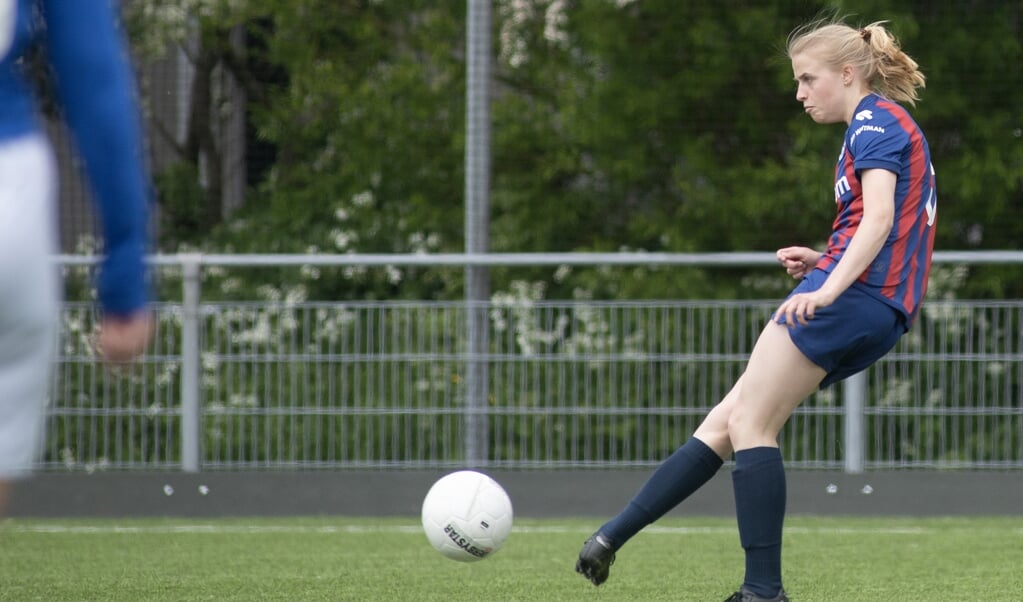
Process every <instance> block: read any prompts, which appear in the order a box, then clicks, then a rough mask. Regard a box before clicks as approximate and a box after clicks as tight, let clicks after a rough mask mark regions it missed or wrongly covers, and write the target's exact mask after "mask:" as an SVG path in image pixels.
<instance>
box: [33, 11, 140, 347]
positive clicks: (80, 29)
mask: <svg viewBox="0 0 1023 602" xmlns="http://www.w3.org/2000/svg"><path fill="white" fill-rule="evenodd" d="M42 8H43V19H44V22H45V24H46V32H45V42H46V50H47V56H48V57H49V60H50V63H51V65H52V67H53V71H54V77H55V80H56V90H57V96H58V99H59V101H60V106H61V109H62V112H63V116H64V119H65V121H66V122H67V125H68V128H69V129H70V131H71V134H72V138H73V139H74V142H75V146H76V149H77V151H78V153H79V156H80V157H81V159H82V161H83V163H84V166H85V171H86V174H87V175H88V180H89V183H90V184H91V185H92V192H93V198H94V199H95V202H96V206H97V210H98V213H99V218H100V224H101V228H102V236H103V241H104V248H103V251H104V259H103V264H102V266H101V268H100V274H99V278H98V281H97V293H98V297H99V303H100V306H101V308H102V310H103V322H104V323H103V331H104V334H101V348H102V350H103V353H104V355H105V356H106V357H108V358H109V359H113V360H116V361H124V360H126V359H130V358H131V357H134V356H135V355H137V354H138V353H140V352H141V349H142V348H143V347H144V346H145V342H146V340H148V336H149V335H148V333H149V330H150V324H151V317H150V316H149V313H148V311H147V309H146V306H147V303H148V286H147V279H146V268H145V255H146V253H147V251H148V240H149V239H148V232H147V229H148V214H149V206H148V205H149V201H150V196H151V189H150V185H149V174H148V171H147V168H146V162H145V158H144V148H143V139H142V126H141V111H140V108H139V104H138V101H137V98H136V83H135V78H134V72H133V70H132V66H131V63H130V60H129V55H128V47H127V43H126V41H125V38H124V35H123V33H122V32H121V30H120V29H119V26H118V25H119V15H118V12H117V9H116V8H115V5H114V3H113V2H112V1H111V0H97V1H93V2H82V1H75V2H68V1H67V0H43V2H42ZM115 333H116V336H114V335H115Z"/></svg>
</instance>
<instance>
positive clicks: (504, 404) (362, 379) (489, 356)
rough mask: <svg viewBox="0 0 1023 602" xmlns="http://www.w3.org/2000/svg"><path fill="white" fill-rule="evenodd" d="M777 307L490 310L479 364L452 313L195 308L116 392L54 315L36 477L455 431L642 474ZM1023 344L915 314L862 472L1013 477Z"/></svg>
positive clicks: (294, 457)
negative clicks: (192, 394) (52, 359)
mask: <svg viewBox="0 0 1023 602" xmlns="http://www.w3.org/2000/svg"><path fill="white" fill-rule="evenodd" d="M775 305H776V302H775V301H742V302H733V301H657V302H648V301H617V302H594V301H587V302H580V301H543V302H520V301H494V302H489V303H485V304H483V305H482V307H483V308H484V309H485V310H486V315H487V316H488V319H487V321H486V323H487V326H488V328H489V349H488V352H487V353H486V354H484V356H483V357H475V358H474V357H470V354H468V353H467V352H466V349H468V348H469V347H468V346H467V343H466V321H467V320H466V314H467V311H468V310H469V304H467V303H466V302H457V301H454V302H427V301H422V302H358V303H326V302H297V303H290V302H284V301H275V302H258V303H256V302H230V303H229V302H216V303H213V302H208V303H203V304H201V305H200V307H199V312H198V314H197V315H198V327H199V333H200V336H199V337H198V340H199V344H198V348H197V349H194V350H190V349H186V348H183V346H182V333H183V330H184V329H185V328H186V324H185V322H186V314H187V312H185V311H184V307H183V305H182V304H173V303H171V304H162V305H160V306H159V307H158V308H157V312H158V318H159V320H158V322H159V327H158V331H157V336H156V342H155V344H154V346H153V349H152V352H151V353H150V354H149V355H148V356H147V358H146V360H145V361H144V362H143V363H142V364H141V365H140V366H138V367H136V368H133V369H132V370H130V371H127V372H122V373H117V372H111V371H109V370H107V369H105V368H102V367H100V366H99V365H98V364H97V363H96V362H95V361H94V357H93V352H92V349H91V347H90V333H91V332H92V329H93V328H94V314H93V310H92V309H91V304H87V303H68V304H67V305H66V307H65V309H64V328H63V331H62V335H61V336H62V341H61V343H62V344H61V347H60V349H61V356H60V358H59V362H58V366H57V370H56V372H55V375H54V385H55V386H54V395H53V403H52V407H51V410H50V414H49V427H50V433H49V437H48V439H47V441H48V446H47V450H46V454H45V458H44V460H43V461H42V464H41V468H43V469H48V470H61V469H71V470H102V469H147V470H152V469H172V470H177V469H180V468H181V467H182V462H183V460H182V458H183V454H184V452H185V451H186V450H184V449H183V446H185V447H187V446H195V447H197V448H198V449H197V450H196V452H197V457H198V458H199V464H200V467H201V469H203V470H215V469H293V468H303V469H312V468H427V467H449V466H459V465H464V464H465V463H466V442H467V441H470V440H471V439H472V435H473V434H472V433H470V432H468V429H467V425H482V426H483V428H485V429H486V433H485V435H486V436H485V438H484V439H483V440H484V441H487V449H486V450H485V452H486V454H485V459H484V461H485V462H486V464H487V465H489V466H492V467H502V468H585V467H603V468H607V467H623V466H648V465H655V464H657V463H659V462H660V461H661V460H662V459H663V458H664V457H665V456H666V455H667V454H669V453H671V452H672V451H673V450H674V449H675V448H676V447H677V446H678V445H680V444H681V443H682V442H684V440H685V439H686V438H687V437H688V436H689V434H690V433H691V432H692V431H693V430H694V428H695V427H696V425H697V424H698V423H699V421H700V420H701V418H702V417H703V415H704V414H705V413H706V412H707V411H708V410H709V409H710V407H712V405H713V404H714V403H716V402H717V401H718V400H719V399H720V398H721V397H722V396H723V395H724V394H725V393H726V392H727V390H728V388H729V387H730V386H731V385H732V383H733V382H734V381H735V379H736V378H737V377H738V376H739V374H740V373H741V370H742V368H743V365H744V363H745V361H746V358H747V356H748V354H749V352H750V350H751V349H752V345H753V343H754V341H755V339H756V335H757V334H758V332H759V331H760V328H761V326H762V324H763V323H764V321H765V320H766V319H767V317H768V316H769V314H770V311H771V310H772V309H773V308H774V307H775ZM1021 324H1023V301H1006V302H997V303H994V302H978V301H955V302H932V303H930V304H929V305H927V306H926V311H925V313H924V315H922V316H921V318H920V320H919V322H918V324H917V325H916V327H915V328H914V330H913V331H912V332H911V333H910V334H909V335H907V336H906V337H904V338H903V340H902V341H901V342H900V343H899V345H898V346H897V348H896V349H895V350H894V351H893V352H892V353H891V354H890V355H889V356H888V357H886V358H885V359H883V360H882V361H880V362H879V363H878V364H876V365H875V366H874V367H872V368H871V369H869V370H868V371H867V372H866V378H865V382H866V387H865V389H866V396H865V399H864V410H863V418H864V423H865V431H866V432H865V441H864V442H863V443H864V445H863V450H864V451H863V455H864V457H863V458H862V462H863V465H864V466H865V467H867V468H885V469H891V468H923V467H945V468H1023V404H1021V389H1020V387H1021V384H1023V331H1021V328H1020V326H1021ZM190 354H197V357H193V358H192V359H193V360H194V361H196V362H197V364H198V366H199V370H198V377H197V379H196V381H197V382H186V380H187V379H184V378H182V374H183V372H184V370H183V365H184V364H185V363H187V361H189V356H190ZM470 360H476V361H484V362H485V363H486V365H487V366H488V372H487V374H488V382H487V383H486V392H487V396H486V403H485V404H483V405H482V407H477V406H475V405H472V404H467V403H466V390H465V389H466V385H465V370H466V366H467V365H468V363H469V361H470ZM190 388H194V389H195V390H196V391H197V392H198V395H197V399H198V400H199V404H198V405H199V407H198V414H197V416H198V421H199V428H198V432H199V436H198V439H197V440H196V441H192V442H190V441H188V440H187V437H183V433H184V431H185V430H186V429H185V426H186V425H185V424H184V422H183V421H185V420H187V416H188V412H186V411H185V409H184V408H183V406H182V399H183V398H186V397H187V395H185V393H186V391H187V390H189V389H190ZM845 395H846V391H845V390H844V389H843V387H841V386H836V387H831V388H828V389H825V390H822V391H820V392H818V393H816V394H815V395H813V396H812V397H811V398H810V399H808V400H807V401H806V402H805V403H804V404H803V405H802V406H801V407H800V408H799V409H798V410H797V411H796V413H795V415H794V416H793V417H792V419H791V420H790V422H789V424H788V425H787V426H786V427H785V429H784V431H783V432H782V435H781V439H780V440H781V444H782V449H783V452H784V454H785V456H786V460H787V464H788V466H790V467H792V468H827V469H834V468H842V467H843V466H844V465H845V462H846V461H847V458H846V454H847V453H849V450H848V448H849V443H850V442H848V441H846V440H845V435H844V434H843V433H844V427H845V423H846V421H847V420H849V418H848V417H847V415H846V404H845V403H844V402H845ZM480 417H482V419H481V420H480Z"/></svg>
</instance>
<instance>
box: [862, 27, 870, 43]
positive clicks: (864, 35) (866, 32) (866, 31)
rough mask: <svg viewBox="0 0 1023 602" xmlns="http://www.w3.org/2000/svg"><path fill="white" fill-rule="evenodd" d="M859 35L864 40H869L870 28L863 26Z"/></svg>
mask: <svg viewBox="0 0 1023 602" xmlns="http://www.w3.org/2000/svg"><path fill="white" fill-rule="evenodd" d="M860 37H861V38H863V41H864V42H867V43H869V42H870V30H869V29H867V28H866V27H864V28H863V29H861V30H860Z"/></svg>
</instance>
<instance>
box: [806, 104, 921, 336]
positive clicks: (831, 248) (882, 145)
mask: <svg viewBox="0 0 1023 602" xmlns="http://www.w3.org/2000/svg"><path fill="white" fill-rule="evenodd" d="M867 169H886V170H888V171H890V172H893V173H894V174H895V175H896V176H897V180H896V184H895V220H894V223H893V225H892V231H891V232H890V233H889V235H888V238H887V239H886V240H885V243H884V246H883V247H882V248H881V251H880V252H879V253H878V254H877V257H876V258H875V259H874V261H873V262H872V263H871V264H870V267H868V268H867V270H866V271H864V272H863V274H862V275H860V277H859V278H858V279H857V280H856V282H855V283H853V286H856V287H858V288H860V289H861V290H865V291H866V292H868V293H870V294H872V295H874V296H876V297H878V298H880V299H881V300H882V301H884V302H885V303H887V304H889V305H891V306H892V307H894V308H895V309H896V310H898V311H899V312H900V313H902V315H903V316H904V317H905V322H906V328H907V329H908V328H909V326H910V325H911V324H912V323H913V321H914V320H915V318H916V314H917V311H918V310H919V308H920V303H921V301H922V300H923V297H924V294H925V293H926V292H927V278H928V275H929V273H930V267H931V253H932V251H933V249H934V229H935V219H936V217H937V192H936V190H935V182H934V167H933V166H932V165H931V152H930V149H929V148H928V146H927V140H926V139H925V138H924V135H923V132H921V131H920V127H919V126H918V125H917V124H916V122H915V121H914V120H913V118H912V117H910V115H909V112H908V111H906V110H905V109H904V108H902V107H901V106H899V105H898V104H896V103H894V102H892V101H890V100H887V99H884V98H882V97H880V96H877V95H876V94H870V95H868V96H867V97H866V98H864V99H863V100H861V101H860V104H859V105H858V106H857V107H856V112H855V113H854V116H853V119H852V123H851V124H850V125H849V128H848V129H847V130H846V132H845V143H844V144H843V145H842V152H841V153H840V154H839V156H838V164H837V166H836V168H835V203H836V205H837V210H838V214H837V216H836V217H835V222H834V225H833V228H832V233H831V237H830V239H829V240H828V249H827V251H826V252H825V253H824V255H823V256H822V257H821V259H820V261H819V262H818V263H817V267H818V268H820V269H822V270H824V271H826V272H830V271H831V270H832V269H833V268H834V266H835V265H836V264H837V263H838V261H839V260H840V259H841V258H842V255H843V254H844V253H845V251H846V249H847V248H848V246H849V242H850V241H851V240H852V237H853V235H854V234H856V230H857V228H858V227H859V225H860V222H861V221H862V219H863V187H862V185H861V183H860V174H862V173H863V171H864V170H867Z"/></svg>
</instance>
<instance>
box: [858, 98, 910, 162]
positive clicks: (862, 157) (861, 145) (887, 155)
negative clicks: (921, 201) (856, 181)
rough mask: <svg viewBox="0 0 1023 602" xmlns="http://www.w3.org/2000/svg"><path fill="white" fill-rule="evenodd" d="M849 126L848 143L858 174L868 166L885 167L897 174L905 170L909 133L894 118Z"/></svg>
mask: <svg viewBox="0 0 1023 602" xmlns="http://www.w3.org/2000/svg"><path fill="white" fill-rule="evenodd" d="M875 115H876V113H875ZM850 130H851V134H850V137H849V141H848V144H849V149H850V152H851V153H852V156H853V157H855V160H854V161H853V169H855V170H856V173H857V175H858V174H860V173H862V172H863V171H865V170H867V169H885V170H888V171H890V172H892V173H894V174H895V175H898V174H899V173H900V172H901V171H902V164H903V159H902V155H903V153H904V152H905V149H906V146H907V144H908V142H909V137H908V136H907V135H906V132H905V131H904V130H903V129H902V128H901V127H900V126H899V124H898V122H897V121H896V120H895V119H891V118H889V119H884V118H882V119H877V118H875V119H872V120H870V121H867V122H865V123H861V124H859V125H857V126H856V127H853V128H850Z"/></svg>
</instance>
